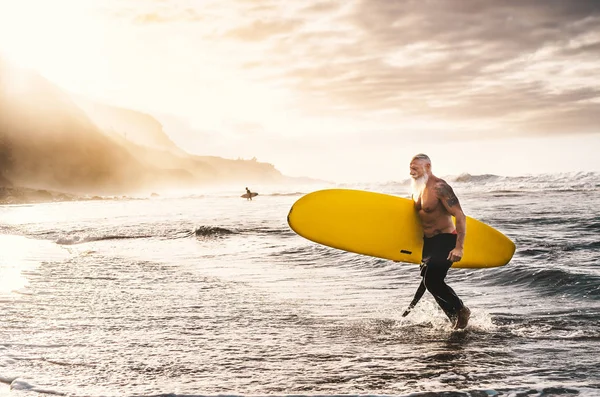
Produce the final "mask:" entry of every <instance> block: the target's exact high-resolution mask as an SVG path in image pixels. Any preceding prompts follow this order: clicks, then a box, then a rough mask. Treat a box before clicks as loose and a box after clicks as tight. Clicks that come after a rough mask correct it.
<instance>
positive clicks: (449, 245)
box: [411, 233, 464, 321]
mask: <svg viewBox="0 0 600 397" xmlns="http://www.w3.org/2000/svg"><path fill="white" fill-rule="evenodd" d="M455 246H456V234H451V233H442V234H437V235H435V236H433V237H424V238H423V259H422V262H423V263H422V265H421V276H423V280H422V281H421V285H419V289H418V290H417V293H416V294H415V298H414V299H413V303H411V306H413V307H414V305H416V303H417V302H418V301H419V299H420V298H421V296H422V295H423V293H424V292H425V289H427V291H429V292H430V293H431V295H433V297H434V298H435V301H436V302H437V303H438V305H440V307H441V308H442V310H443V311H444V313H446V315H447V316H448V317H449V318H450V320H452V321H454V320H456V317H457V314H458V311H459V310H460V309H462V307H463V306H464V304H463V302H462V301H461V300H460V298H459V297H458V296H457V295H456V292H454V290H453V289H452V288H450V287H449V286H448V285H447V284H446V282H445V281H444V279H445V278H446V274H448V269H450V267H451V266H452V262H450V261H449V260H448V254H450V251H452V250H453V249H454V247H455Z"/></svg>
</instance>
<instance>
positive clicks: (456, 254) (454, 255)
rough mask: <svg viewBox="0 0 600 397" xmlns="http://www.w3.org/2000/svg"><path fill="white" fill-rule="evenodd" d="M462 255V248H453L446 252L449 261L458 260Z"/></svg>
mask: <svg viewBox="0 0 600 397" xmlns="http://www.w3.org/2000/svg"><path fill="white" fill-rule="evenodd" d="M462 257H463V250H462V249H460V248H454V249H453V250H452V251H450V253H449V254H448V260H449V261H450V262H458V261H460V260H461V259H462Z"/></svg>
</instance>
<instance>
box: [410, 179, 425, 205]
mask: <svg viewBox="0 0 600 397" xmlns="http://www.w3.org/2000/svg"><path fill="white" fill-rule="evenodd" d="M428 179H429V175H427V174H425V175H423V176H422V177H420V178H417V179H412V180H411V181H410V187H411V188H412V198H413V200H415V202H416V201H418V200H419V197H421V193H423V190H425V186H427V180H428Z"/></svg>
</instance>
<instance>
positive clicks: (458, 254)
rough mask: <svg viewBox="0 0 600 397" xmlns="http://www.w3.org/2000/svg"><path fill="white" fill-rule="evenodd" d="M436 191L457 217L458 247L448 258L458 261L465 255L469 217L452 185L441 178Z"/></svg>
mask: <svg viewBox="0 0 600 397" xmlns="http://www.w3.org/2000/svg"><path fill="white" fill-rule="evenodd" d="M436 192H437V196H438V199H439V200H440V201H441V202H442V204H443V205H444V207H445V208H446V210H447V211H448V212H449V213H450V215H452V216H453V217H454V218H455V219H456V235H457V236H456V247H455V248H454V249H453V250H452V251H451V252H450V254H449V255H448V260H449V261H451V262H458V261H460V260H461V259H462V257H463V249H464V244H465V235H466V234H467V217H466V216H465V213H464V212H463V210H462V208H461V206H460V202H459V201H458V198H457V197H456V195H455V194H454V190H452V188H451V187H450V185H448V184H447V183H446V182H445V181H443V180H440V182H439V183H438V184H437V185H436Z"/></svg>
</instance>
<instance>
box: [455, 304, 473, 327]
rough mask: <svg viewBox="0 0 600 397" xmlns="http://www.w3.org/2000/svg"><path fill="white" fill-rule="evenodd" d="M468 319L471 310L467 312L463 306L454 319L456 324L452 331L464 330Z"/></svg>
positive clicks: (466, 308) (467, 309)
mask: <svg viewBox="0 0 600 397" xmlns="http://www.w3.org/2000/svg"><path fill="white" fill-rule="evenodd" d="M470 317H471V310H469V308H468V307H466V306H463V307H462V309H460V310H459V311H458V318H457V319H456V324H454V329H463V328H466V327H467V324H468V323H469V318H470Z"/></svg>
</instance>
